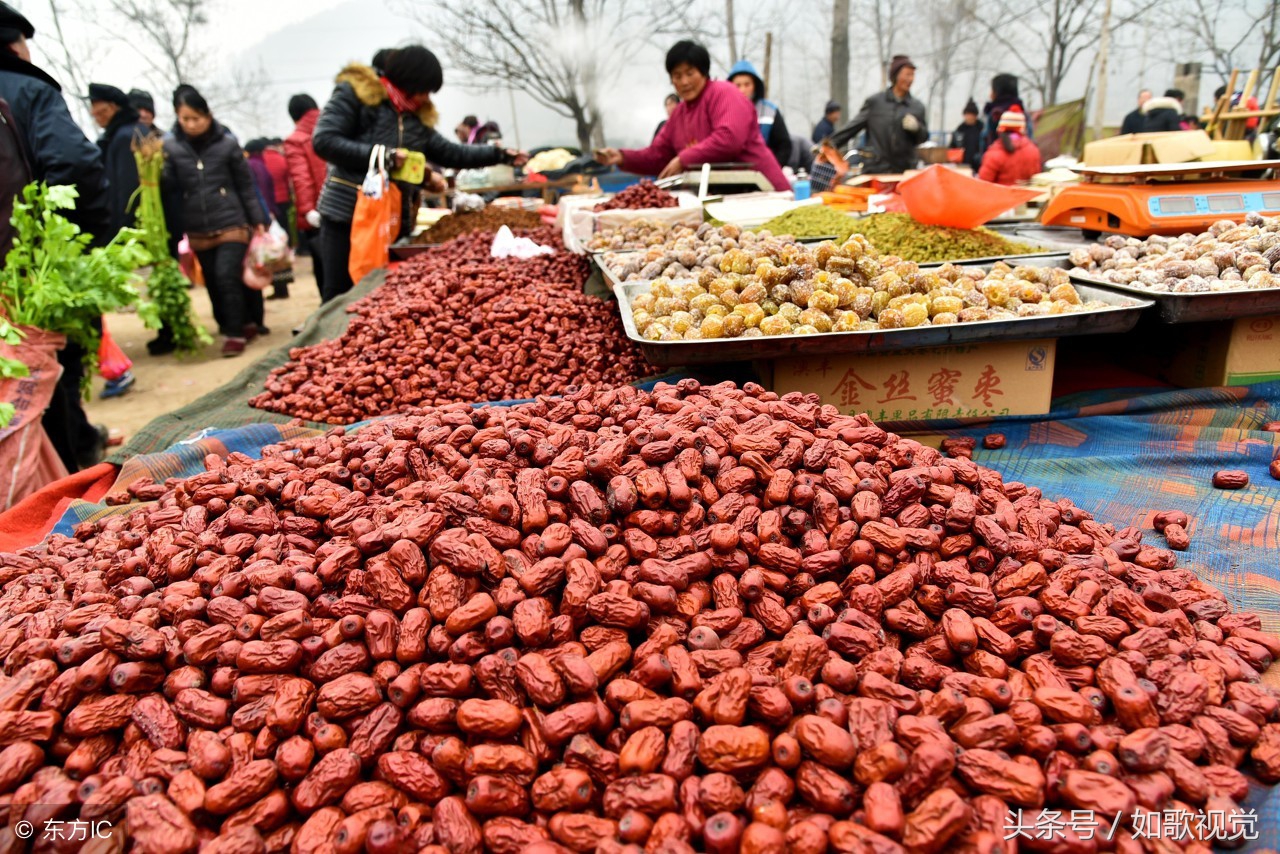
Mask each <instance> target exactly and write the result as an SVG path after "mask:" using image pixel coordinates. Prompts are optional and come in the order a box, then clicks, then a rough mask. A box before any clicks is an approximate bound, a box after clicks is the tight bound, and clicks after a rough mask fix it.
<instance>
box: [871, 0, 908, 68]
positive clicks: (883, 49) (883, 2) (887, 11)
mask: <svg viewBox="0 0 1280 854" xmlns="http://www.w3.org/2000/svg"><path fill="white" fill-rule="evenodd" d="M864 2H865V5H866V6H867V18H868V20H869V22H870V24H871V34H872V35H873V36H874V37H875V46H876V62H877V64H878V65H879V66H880V87H881V88H884V87H885V86H888V85H889V62H890V60H891V59H892V58H893V53H894V41H895V39H896V38H897V35H898V24H899V12H900V11H901V6H902V4H901V2H900V0H864Z"/></svg>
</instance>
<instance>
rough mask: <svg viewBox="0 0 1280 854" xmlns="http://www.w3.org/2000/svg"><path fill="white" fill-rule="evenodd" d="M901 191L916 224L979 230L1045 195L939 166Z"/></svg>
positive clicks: (915, 177)
mask: <svg viewBox="0 0 1280 854" xmlns="http://www.w3.org/2000/svg"><path fill="white" fill-rule="evenodd" d="M898 192H899V193H900V194H901V195H902V200H903V202H904V203H905V204H906V206H907V212H908V213H910V214H911V218H912V219H914V220H915V221H916V222H920V223H924V224H925V225H944V226H947V227H948V228H977V227H978V226H980V225H982V224H983V223H984V222H987V221H988V220H990V219H992V218H994V217H997V216H999V215H1000V214H1002V213H1004V212H1005V211H1008V210H1012V209H1013V208H1016V207H1017V206H1018V205H1020V204H1022V203H1023V202H1029V201H1031V200H1032V199H1034V198H1037V197H1038V196H1040V195H1041V193H1042V191H1041V190H1027V189H1022V188H1019V187H1005V186H1001V185H1000V184H992V183H991V182H990V181H982V180H979V179H977V178H970V177H969V176H968V175H962V174H960V173H959V172H956V171H955V170H954V169H948V168H946V167H945V166H940V165H938V164H936V163H935V164H934V165H933V166H930V167H929V168H928V169H926V170H924V171H923V172H920V173H918V174H916V175H912V176H911V177H910V178H907V179H906V180H905V181H902V182H901V183H899V184H898Z"/></svg>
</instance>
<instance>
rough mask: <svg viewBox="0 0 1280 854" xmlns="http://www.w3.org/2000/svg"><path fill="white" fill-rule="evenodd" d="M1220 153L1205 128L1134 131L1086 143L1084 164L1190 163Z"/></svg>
mask: <svg viewBox="0 0 1280 854" xmlns="http://www.w3.org/2000/svg"><path fill="white" fill-rule="evenodd" d="M1216 153H1217V149H1216V148H1214V145H1213V141H1212V140H1211V139H1209V135H1208V134H1207V133H1205V132H1204V131H1202V130H1182V131H1174V132H1172V133H1130V134H1125V135H1124V136H1112V137H1108V138H1106V139H1100V140H1097V141H1096V142H1090V143H1088V144H1086V145H1085V147H1084V164H1085V165H1086V166H1138V165H1141V164H1143V163H1189V162H1191V161H1193V160H1201V159H1204V158H1212V157H1213V156H1214V155H1215V154H1216Z"/></svg>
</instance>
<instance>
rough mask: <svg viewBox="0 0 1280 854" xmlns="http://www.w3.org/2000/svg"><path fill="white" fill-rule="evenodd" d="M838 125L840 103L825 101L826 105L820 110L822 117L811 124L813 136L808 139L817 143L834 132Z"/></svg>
mask: <svg viewBox="0 0 1280 854" xmlns="http://www.w3.org/2000/svg"><path fill="white" fill-rule="evenodd" d="M839 126H840V105H839V104H837V103H836V102H835V101H827V107H826V109H825V110H823V111H822V118H820V119H818V123H817V124H816V125H814V126H813V136H812V137H810V139H812V140H813V142H814V144H815V145H817V144H818V143H820V142H822V141H823V140H824V139H826V138H827V137H829V136H831V134H833V133H835V132H836V128H838V127H839Z"/></svg>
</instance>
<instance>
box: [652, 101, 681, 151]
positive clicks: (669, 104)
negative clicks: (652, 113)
mask: <svg viewBox="0 0 1280 854" xmlns="http://www.w3.org/2000/svg"><path fill="white" fill-rule="evenodd" d="M679 104H680V96H679V95H677V94H676V93H675V92H672V93H671V94H670V95H668V96H667V97H666V98H663V99H662V108H663V109H664V110H666V111H667V118H666V119H663V120H662V121H660V122H658V126H657V127H656V128H654V129H653V137H652V139H657V138H658V134H660V133H662V128H663V127H664V126H665V125H666V123H667V119H669V118H671V114H672V113H674V112H675V111H676V107H677V106H679ZM652 139H651V140H650V141H652Z"/></svg>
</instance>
